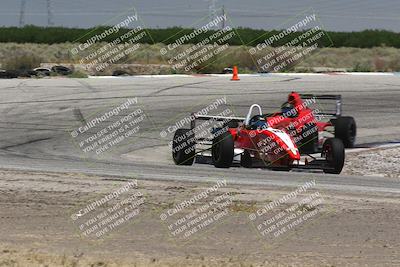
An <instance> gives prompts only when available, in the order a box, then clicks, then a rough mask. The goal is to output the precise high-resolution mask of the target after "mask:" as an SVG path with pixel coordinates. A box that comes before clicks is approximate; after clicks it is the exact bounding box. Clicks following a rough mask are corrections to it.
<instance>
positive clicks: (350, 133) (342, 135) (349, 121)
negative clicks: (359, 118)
mask: <svg viewBox="0 0 400 267" xmlns="http://www.w3.org/2000/svg"><path fill="white" fill-rule="evenodd" d="M332 122H333V124H334V126H335V137H336V138H339V139H341V140H342V141H343V144H344V146H345V147H347V148H352V147H354V145H355V143H356V135H357V126H356V121H355V120H354V118H353V117H339V118H337V119H335V120H333V121H332Z"/></svg>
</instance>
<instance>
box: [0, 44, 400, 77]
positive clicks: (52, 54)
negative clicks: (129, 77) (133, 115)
mask: <svg viewBox="0 0 400 267" xmlns="http://www.w3.org/2000/svg"><path fill="white" fill-rule="evenodd" d="M96 45H98V47H100V46H101V45H102V44H96ZM73 47H75V45H74V44H72V43H64V44H54V45H46V44H15V43H1V44H0V59H1V62H0V63H1V64H2V68H8V69H10V68H13V69H16V68H17V69H18V68H19V69H21V68H32V67H36V66H37V65H38V64H39V63H40V62H52V63H56V64H63V63H71V64H74V63H78V62H77V61H78V60H77V58H73V56H72V55H71V54H70V53H69V51H70V49H71V48H73ZM162 47H165V45H163V44H155V45H149V44H143V45H141V46H140V48H139V49H138V50H136V51H135V52H134V53H132V54H130V55H128V56H125V57H124V58H123V59H122V60H121V61H119V62H118V63H126V64H143V65H147V64H156V65H157V64H159V65H161V64H163V65H164V67H163V69H162V70H159V71H154V70H152V74H158V73H176V71H174V70H173V69H172V68H167V69H165V64H167V63H166V61H165V59H163V57H162V56H161V55H160V53H159V51H160V49H161V48H162ZM186 48H187V46H182V47H180V48H179V49H176V50H177V51H176V53H178V52H181V51H183V50H184V49H186ZM271 49H272V48H271ZM213 59H214V61H213V62H212V63H211V64H209V65H206V66H201V68H197V69H195V70H194V72H200V73H220V72H221V71H222V70H223V68H225V67H230V66H232V65H238V66H239V67H240V69H241V72H242V73H251V72H257V68H256V66H255V63H254V62H253V60H252V58H251V57H250V55H249V53H248V52H247V49H246V48H244V47H240V46H232V47H229V48H228V49H227V50H226V52H225V54H224V55H223V56H218V57H216V58H213ZM316 67H317V68H319V67H321V68H344V69H346V70H348V71H389V72H390V71H400V49H397V48H392V47H375V48H367V49H361V48H346V47H343V48H322V49H318V50H317V51H315V52H314V53H313V54H311V55H309V56H308V57H306V58H305V59H304V60H302V61H301V62H299V64H297V65H296V66H295V67H294V69H292V70H291V71H301V72H304V71H306V72H307V71H313V70H314V68H316ZM148 71H149V70H148V69H147V68H142V69H141V70H139V72H143V74H144V73H146V72H148ZM91 74H95V73H91Z"/></svg>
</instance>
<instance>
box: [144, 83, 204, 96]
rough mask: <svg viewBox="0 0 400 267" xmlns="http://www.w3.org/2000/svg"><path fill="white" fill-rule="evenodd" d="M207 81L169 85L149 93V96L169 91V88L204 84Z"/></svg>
mask: <svg viewBox="0 0 400 267" xmlns="http://www.w3.org/2000/svg"><path fill="white" fill-rule="evenodd" d="M206 82H207V81H201V82H195V83H185V84H181V85H174V86H169V87H166V88H163V89H160V90H157V91H155V92H153V93H151V94H149V96H155V95H158V94H159V93H162V92H165V91H168V90H171V89H176V88H181V87H184V86H190V85H196V84H202V83H206Z"/></svg>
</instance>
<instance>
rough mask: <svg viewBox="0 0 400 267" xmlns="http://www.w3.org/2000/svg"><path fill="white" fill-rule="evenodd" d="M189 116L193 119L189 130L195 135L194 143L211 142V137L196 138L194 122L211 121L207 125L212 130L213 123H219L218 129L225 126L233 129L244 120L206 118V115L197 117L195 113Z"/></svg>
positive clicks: (219, 117) (241, 118)
mask: <svg viewBox="0 0 400 267" xmlns="http://www.w3.org/2000/svg"><path fill="white" fill-rule="evenodd" d="M191 115H192V118H194V120H192V121H191V123H190V128H191V129H192V130H193V132H194V133H195V139H196V142H199V141H200V142H211V141H212V138H211V136H202V137H199V136H196V135H197V134H196V132H197V131H196V126H197V125H196V122H199V121H212V122H211V123H210V124H208V127H211V128H212V125H213V123H215V124H218V122H220V123H219V125H218V126H217V127H218V128H224V127H225V126H228V127H230V128H235V127H236V125H238V124H239V123H241V122H244V120H245V119H246V118H244V117H233V116H230V117H224V116H208V115H198V114H195V113H192V114H191ZM221 122H223V123H221ZM200 127H201V126H200ZM209 130H210V129H209Z"/></svg>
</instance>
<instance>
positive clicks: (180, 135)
mask: <svg viewBox="0 0 400 267" xmlns="http://www.w3.org/2000/svg"><path fill="white" fill-rule="evenodd" d="M195 154H196V151H195V140H194V134H193V132H192V131H191V130H190V129H178V130H176V132H175V134H174V139H173V140H172V158H173V160H174V162H175V164H176V165H192V164H193V161H194V157H195Z"/></svg>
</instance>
